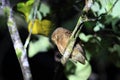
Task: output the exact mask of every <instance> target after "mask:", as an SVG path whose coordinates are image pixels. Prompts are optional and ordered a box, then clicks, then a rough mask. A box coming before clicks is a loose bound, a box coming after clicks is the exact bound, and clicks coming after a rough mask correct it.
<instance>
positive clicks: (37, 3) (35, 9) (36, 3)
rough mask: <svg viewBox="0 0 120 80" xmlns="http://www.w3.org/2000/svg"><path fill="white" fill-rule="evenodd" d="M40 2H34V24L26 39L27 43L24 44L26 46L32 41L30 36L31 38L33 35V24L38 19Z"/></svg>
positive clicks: (38, 0) (37, 0)
mask: <svg viewBox="0 0 120 80" xmlns="http://www.w3.org/2000/svg"><path fill="white" fill-rule="evenodd" d="M39 3H40V0H36V1H35V2H34V5H33V8H32V9H33V10H34V15H33V19H32V25H31V26H30V32H29V35H28V37H27V39H26V41H25V44H24V48H27V46H28V44H29V42H30V38H31V35H32V29H33V26H34V22H35V19H36V15H37V10H38V5H39Z"/></svg>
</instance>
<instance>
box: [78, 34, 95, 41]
mask: <svg viewBox="0 0 120 80" xmlns="http://www.w3.org/2000/svg"><path fill="white" fill-rule="evenodd" d="M79 37H80V39H81V40H82V41H84V42H88V40H89V39H90V38H91V37H93V35H85V34H84V33H80V35H79Z"/></svg>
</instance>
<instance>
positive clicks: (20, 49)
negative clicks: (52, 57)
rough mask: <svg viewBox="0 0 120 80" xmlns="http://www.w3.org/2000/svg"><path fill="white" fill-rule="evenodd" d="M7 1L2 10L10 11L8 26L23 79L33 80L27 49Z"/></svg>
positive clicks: (3, 0) (3, 2)
mask: <svg viewBox="0 0 120 80" xmlns="http://www.w3.org/2000/svg"><path fill="white" fill-rule="evenodd" d="M7 1H8V0H7ZM7 1H6V0H2V8H3V9H6V8H7V10H8V11H7V17H8V22H7V25H8V29H9V32H10V36H11V39H12V42H13V45H14V49H15V52H16V55H17V58H18V61H19V63H20V66H21V70H22V74H23V78H24V80H32V75H31V71H30V66H29V63H28V58H27V53H26V49H25V48H24V46H23V44H22V41H21V39H20V36H19V33H18V30H17V25H16V22H15V20H14V18H13V12H12V8H11V7H10V6H9V5H7V3H6V2H7Z"/></svg>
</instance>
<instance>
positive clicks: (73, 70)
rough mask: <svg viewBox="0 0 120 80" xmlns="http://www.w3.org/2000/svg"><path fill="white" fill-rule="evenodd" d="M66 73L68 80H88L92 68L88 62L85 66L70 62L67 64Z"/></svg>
mask: <svg viewBox="0 0 120 80" xmlns="http://www.w3.org/2000/svg"><path fill="white" fill-rule="evenodd" d="M65 73H66V76H67V78H68V80H87V79H88V78H89V76H90V74H91V66H90V64H89V63H88V62H87V61H86V63H85V64H84V65H83V64H81V63H79V62H77V63H76V64H73V63H72V62H71V61H69V62H67V64H66V68H65Z"/></svg>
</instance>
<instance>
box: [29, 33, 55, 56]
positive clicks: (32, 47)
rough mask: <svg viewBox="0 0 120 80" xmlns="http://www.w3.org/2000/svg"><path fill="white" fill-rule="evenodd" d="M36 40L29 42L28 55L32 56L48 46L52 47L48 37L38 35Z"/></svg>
mask: <svg viewBox="0 0 120 80" xmlns="http://www.w3.org/2000/svg"><path fill="white" fill-rule="evenodd" d="M37 37H38V40H37V41H35V42H32V41H31V42H30V44H29V50H28V56H29V57H33V56H34V55H36V54H37V53H39V52H47V51H48V50H49V48H51V47H53V46H52V44H51V43H50V41H49V38H48V37H45V36H41V35H38V36H37Z"/></svg>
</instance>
